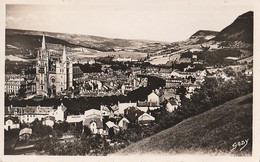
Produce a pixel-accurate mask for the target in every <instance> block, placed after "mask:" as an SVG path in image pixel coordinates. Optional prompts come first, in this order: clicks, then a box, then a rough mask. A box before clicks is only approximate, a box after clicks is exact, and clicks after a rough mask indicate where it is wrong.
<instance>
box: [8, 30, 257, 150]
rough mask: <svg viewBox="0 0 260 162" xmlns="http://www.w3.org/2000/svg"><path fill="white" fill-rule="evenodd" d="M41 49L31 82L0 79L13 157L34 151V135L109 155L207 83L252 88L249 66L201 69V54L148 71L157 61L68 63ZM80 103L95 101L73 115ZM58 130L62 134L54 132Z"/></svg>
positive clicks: (28, 76)
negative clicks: (128, 134)
mask: <svg viewBox="0 0 260 162" xmlns="http://www.w3.org/2000/svg"><path fill="white" fill-rule="evenodd" d="M41 42H42V45H41V47H40V48H39V50H38V52H37V56H36V61H35V65H31V68H29V69H30V70H31V69H35V73H34V74H33V73H28V72H25V71H26V70H28V66H27V67H26V68H24V67H23V68H21V69H20V70H21V73H20V74H14V73H7V74H6V75H5V101H6V103H5V123H4V129H5V131H6V133H8V132H10V131H13V130H16V136H14V137H17V138H18V139H15V140H14V139H13V140H14V141H15V142H14V143H12V145H10V146H11V147H13V148H12V150H15V151H16V152H18V154H19V152H26V151H23V150H27V151H28V150H30V147H31V149H32V150H35V149H36V148H35V145H36V143H37V140H40V139H39V137H37V136H39V134H38V133H39V132H40V131H39V130H38V129H37V127H39V128H40V129H42V130H44V129H48V130H49V129H52V130H55V131H56V134H48V133H46V134H47V136H45V137H43V138H46V137H48V138H54V137H56V136H57V137H58V139H59V140H60V141H71V140H72V141H73V139H74V140H77V139H79V138H82V136H86V135H91V134H92V135H93V136H96V135H99V136H100V137H101V138H104V139H105V140H106V141H105V142H106V143H108V145H109V146H110V147H114V146H115V145H117V148H118V146H120V145H123V146H125V145H126V144H125V143H124V142H121V143H120V142H118V141H117V140H115V139H114V138H116V136H117V135H118V134H120V133H121V132H123V131H126V130H128V129H129V130H131V129H132V128H134V127H138V126H141V127H142V129H144V128H148V127H152V126H154V125H155V124H156V123H160V122H161V121H162V118H163V117H162V116H163V115H165V114H164V113H165V112H167V113H169V114H171V113H176V112H177V111H181V109H182V107H183V104H185V103H186V102H187V100H191V99H192V96H193V95H194V94H196V93H197V92H198V91H199V90H200V89H201V87H202V86H203V85H204V84H205V80H206V79H210V78H211V79H212V78H213V79H216V80H217V79H221V80H222V82H231V83H232V82H235V81H236V77H237V76H238V74H239V75H240V76H243V77H245V78H247V79H246V80H247V82H249V83H251V81H252V75H253V73H252V62H240V63H238V62H237V59H235V60H234V59H233V58H229V57H227V58H225V59H226V62H227V64H230V65H228V66H209V65H208V66H204V65H205V63H204V62H205V59H203V58H201V57H200V55H201V52H203V50H204V48H203V50H199V52H198V50H193V51H192V50H184V51H182V55H181V56H182V57H181V58H179V60H178V61H177V62H176V61H175V62H174V63H172V65H171V66H168V67H166V66H159V65H151V64H150V63H149V61H151V57H153V56H155V57H156V54H147V56H146V58H145V59H146V60H147V61H144V60H138V59H131V58H130V57H128V58H126V57H117V58H114V57H112V56H107V57H101V58H94V59H93V58H91V59H87V60H82V59H75V58H74V59H71V58H69V57H68V56H67V55H68V54H67V51H66V50H67V47H66V46H65V45H64V46H62V48H61V49H62V50H60V51H58V52H57V51H56V52H53V50H51V49H49V48H48V47H47V45H46V41H45V36H44V35H43V36H42V41H41ZM162 52H165V51H162ZM166 54H167V53H166ZM139 96H141V97H139ZM81 98H85V99H86V98H87V99H89V98H92V99H93V98H100V100H97V102H95V105H94V106H93V107H91V104H89V105H90V106H89V105H88V103H83V104H82V105H80V107H81V108H79V109H77V108H75V104H76V102H78V101H77V100H79V99H81ZM102 98H103V99H102ZM112 98H113V99H112ZM71 99H74V100H76V101H74V102H73V103H75V104H74V105H73V104H68V103H69V102H72V101H71ZM51 100H52V101H53V100H55V105H52V104H51V102H50V101H51ZM89 100H91V99H89ZM105 100H106V102H104V101H105ZM43 101H44V102H43ZM85 102H88V101H85ZM184 102H185V103H184ZM13 104H14V105H13ZM30 104H31V105H30ZM37 104H38V105H37ZM85 104H87V105H88V106H85V107H84V105H85ZM39 124H40V125H42V126H39ZM46 127H48V128H46ZM64 127H65V128H64ZM66 127H67V128H66ZM71 128H72V129H71ZM64 129H66V130H67V131H60V130H64ZM70 129H71V130H70ZM17 130H18V131H17ZM58 130H59V133H58V135H57V131H58ZM68 130H69V131H68ZM37 131H39V132H37ZM50 132H52V131H49V133H50ZM61 132H63V133H61ZM43 134H44V133H43ZM24 141H27V142H26V143H25V142H24ZM28 142H29V143H32V144H31V145H28ZM10 143H11V142H10ZM123 146H122V147H123ZM28 147H29V148H28ZM120 147H121V146H120ZM29 152H30V151H29ZM90 152H92V153H93V152H95V150H92V151H90Z"/></svg>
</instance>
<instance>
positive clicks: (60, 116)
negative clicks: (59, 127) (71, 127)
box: [50, 103, 67, 122]
mask: <svg viewBox="0 0 260 162" xmlns="http://www.w3.org/2000/svg"><path fill="white" fill-rule="evenodd" d="M66 110H67V108H66V107H65V106H64V105H63V103H61V105H60V106H58V107H57V110H53V111H52V112H51V113H50V115H52V116H54V118H55V122H63V121H64V120H65V119H64V113H65V111H66Z"/></svg>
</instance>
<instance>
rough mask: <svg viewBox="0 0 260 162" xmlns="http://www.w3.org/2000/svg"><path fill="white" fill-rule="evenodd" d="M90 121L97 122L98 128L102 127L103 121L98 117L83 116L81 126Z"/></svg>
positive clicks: (87, 124)
mask: <svg viewBox="0 0 260 162" xmlns="http://www.w3.org/2000/svg"><path fill="white" fill-rule="evenodd" d="M92 122H95V123H96V124H97V128H98V129H103V123H102V120H101V118H100V117H92V118H85V119H84V120H83V126H88V127H89V126H90V124H91V123H92Z"/></svg>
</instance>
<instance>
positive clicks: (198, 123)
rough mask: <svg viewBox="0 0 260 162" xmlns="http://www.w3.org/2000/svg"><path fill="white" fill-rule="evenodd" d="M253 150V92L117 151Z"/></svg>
mask: <svg viewBox="0 0 260 162" xmlns="http://www.w3.org/2000/svg"><path fill="white" fill-rule="evenodd" d="M246 139H249V143H248V145H247V146H246V147H245V148H244V149H243V150H242V151H240V150H239V149H240V148H241V147H238V148H236V149H235V150H234V151H233V152H230V150H231V149H232V145H233V144H234V143H235V142H240V141H242V140H246ZM251 152H252V94H249V95H246V96H242V97H239V98H237V99H234V100H232V101H229V102H226V103H225V104H223V105H220V106H218V107H215V108H213V109H211V110H209V111H207V112H204V113H202V114H199V115H197V116H194V117H191V118H188V119H186V120H184V121H182V122H181V123H179V124H177V125H175V126H173V127H171V128H169V129H167V130H164V131H162V132H159V133H157V134H155V135H153V136H151V137H149V138H146V139H144V140H141V141H139V142H137V143H133V144H131V145H130V146H128V147H126V148H125V149H123V150H121V151H119V152H118V153H116V154H119V155H127V154H149V153H164V154H180V153H202V154H205V153H209V154H218V153H219V154H221V153H231V154H238V155H248V154H251Z"/></svg>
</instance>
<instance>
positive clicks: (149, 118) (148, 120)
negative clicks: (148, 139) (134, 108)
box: [138, 113, 155, 124]
mask: <svg viewBox="0 0 260 162" xmlns="http://www.w3.org/2000/svg"><path fill="white" fill-rule="evenodd" d="M153 121H155V118H154V117H153V116H151V115H149V114H147V113H143V114H142V115H141V116H139V117H138V123H139V124H149V123H151V122H153Z"/></svg>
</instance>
